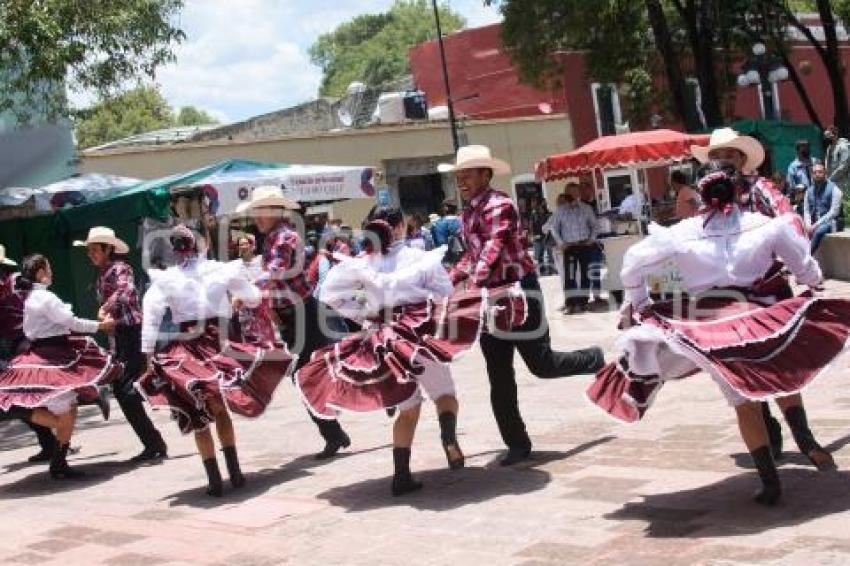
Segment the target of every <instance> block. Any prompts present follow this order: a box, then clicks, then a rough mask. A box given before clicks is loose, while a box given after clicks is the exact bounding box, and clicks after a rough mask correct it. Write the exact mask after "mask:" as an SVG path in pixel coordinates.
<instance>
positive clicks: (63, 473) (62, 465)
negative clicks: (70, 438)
mask: <svg viewBox="0 0 850 566" xmlns="http://www.w3.org/2000/svg"><path fill="white" fill-rule="evenodd" d="M67 456H68V444H67V443H65V444H58V443H57V446H56V449H55V450H54V451H53V454H52V455H51V457H50V477H51V478H53V479H55V480H60V479H65V480H72V479H77V478H80V477H83V476H84V475H85V474H84V473H83V472H81V471H79V470H75V469H73V468H72V467H71V466H69V465H68V460H67V459H66V458H67Z"/></svg>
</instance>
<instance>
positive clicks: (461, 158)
mask: <svg viewBox="0 0 850 566" xmlns="http://www.w3.org/2000/svg"><path fill="white" fill-rule="evenodd" d="M459 169H492V170H493V174H494V175H507V174H508V173H510V172H511V166H510V165H508V164H507V162H505V161H502V160H501V159H495V158H494V157H493V156H492V155H491V153H490V148H489V147H487V146H486V145H466V146H463V147H462V148H460V149H458V150H457V159H456V160H455V163H454V164H452V163H440V164H439V165H437V171H439V172H440V173H451V172H452V171H457V170H459Z"/></svg>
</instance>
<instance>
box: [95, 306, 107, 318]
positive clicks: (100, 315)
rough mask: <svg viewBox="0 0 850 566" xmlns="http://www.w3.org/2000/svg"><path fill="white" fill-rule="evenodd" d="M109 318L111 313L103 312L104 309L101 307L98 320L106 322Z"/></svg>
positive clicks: (98, 311)
mask: <svg viewBox="0 0 850 566" xmlns="http://www.w3.org/2000/svg"><path fill="white" fill-rule="evenodd" d="M107 316H109V313H107V312H106V311H105V310H103V307H100V308H99V309H97V319H98V320H104V319H105V318H106V317H107Z"/></svg>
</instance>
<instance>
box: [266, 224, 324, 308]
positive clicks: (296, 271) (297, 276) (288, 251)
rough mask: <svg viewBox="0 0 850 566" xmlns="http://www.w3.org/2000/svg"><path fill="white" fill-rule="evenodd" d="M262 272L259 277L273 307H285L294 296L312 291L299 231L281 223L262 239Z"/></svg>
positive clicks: (305, 295) (291, 301)
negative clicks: (263, 240)
mask: <svg viewBox="0 0 850 566" xmlns="http://www.w3.org/2000/svg"><path fill="white" fill-rule="evenodd" d="M263 271H264V273H263V275H262V276H260V278H259V279H258V280H257V281H256V284H257V287H259V288H260V290H261V291H263V292H264V294H265V295H266V299H267V300H269V302H270V304H271V306H272V307H273V308H284V307H287V306H289V305H291V304H292V303H293V299H294V298H295V297H299V298H301V299H306V298H307V297H309V296H310V295H312V294H313V286H312V285H311V284H310V282H309V281H308V280H307V273H306V270H305V266H304V245H303V244H302V242H301V238H300V237H299V236H298V233H297V232H296V231H295V230H293V229H291V228H290V227H289V226H287V225H286V224H284V223H282V224H279V225H278V226H277V227H276V228H275V229H274V230H272V231H271V232H269V233H268V235H266V240H265V242H263Z"/></svg>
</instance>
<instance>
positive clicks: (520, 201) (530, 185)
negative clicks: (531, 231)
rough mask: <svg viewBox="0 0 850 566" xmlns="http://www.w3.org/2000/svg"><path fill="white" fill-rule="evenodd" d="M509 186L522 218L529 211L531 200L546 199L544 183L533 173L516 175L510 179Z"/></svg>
mask: <svg viewBox="0 0 850 566" xmlns="http://www.w3.org/2000/svg"><path fill="white" fill-rule="evenodd" d="M511 188H513V193H514V200H515V201H516V204H517V209H518V210H519V213H520V216H522V217H523V218H524V219H525V217H526V216H527V215H528V213H529V212H530V211H531V203H532V201H534V200H543V201H545V200H546V185H545V183H541V182H540V181H538V180H537V179H535V178H534V175H530V174H529V175H517V176H516V177H514V178H513V179H512V180H511ZM547 204H548V203H547ZM526 220H527V219H526Z"/></svg>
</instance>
